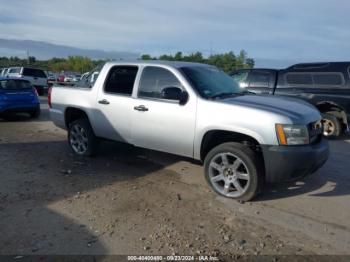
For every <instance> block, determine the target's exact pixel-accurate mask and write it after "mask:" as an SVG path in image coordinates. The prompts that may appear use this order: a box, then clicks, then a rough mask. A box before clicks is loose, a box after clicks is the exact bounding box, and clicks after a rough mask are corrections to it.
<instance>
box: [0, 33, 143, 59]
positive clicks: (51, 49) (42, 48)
mask: <svg viewBox="0 0 350 262" xmlns="http://www.w3.org/2000/svg"><path fill="white" fill-rule="evenodd" d="M27 52H29V55H30V56H35V57H36V58H37V59H39V60H45V59H50V58H52V57H59V58H64V57H68V56H87V57H90V58H92V59H136V58H138V57H139V54H137V53H132V52H117V51H103V50H95V49H82V48H77V47H71V46H65V45H56V44H51V43H47V42H41V41H32V40H14V39H1V38H0V56H18V57H21V58H24V57H26V56H27Z"/></svg>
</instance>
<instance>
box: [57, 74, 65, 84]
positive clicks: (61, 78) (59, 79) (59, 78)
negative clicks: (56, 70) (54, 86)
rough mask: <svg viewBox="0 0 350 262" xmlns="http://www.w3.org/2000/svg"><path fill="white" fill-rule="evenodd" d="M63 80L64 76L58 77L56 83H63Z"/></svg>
mask: <svg viewBox="0 0 350 262" xmlns="http://www.w3.org/2000/svg"><path fill="white" fill-rule="evenodd" d="M64 79H65V76H64V75H59V76H58V77H57V81H58V82H64Z"/></svg>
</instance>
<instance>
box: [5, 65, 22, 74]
mask: <svg viewBox="0 0 350 262" xmlns="http://www.w3.org/2000/svg"><path fill="white" fill-rule="evenodd" d="M20 72H21V68H19V67H16V68H11V69H10V70H9V72H8V73H10V74H18V73H20Z"/></svg>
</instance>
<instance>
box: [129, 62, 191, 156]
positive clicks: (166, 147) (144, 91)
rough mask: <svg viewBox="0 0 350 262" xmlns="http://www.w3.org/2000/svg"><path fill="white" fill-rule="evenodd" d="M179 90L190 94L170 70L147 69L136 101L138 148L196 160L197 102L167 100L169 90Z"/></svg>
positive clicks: (134, 118) (134, 124) (134, 129)
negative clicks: (194, 151)
mask: <svg viewBox="0 0 350 262" xmlns="http://www.w3.org/2000/svg"><path fill="white" fill-rule="evenodd" d="M176 89H181V90H182V91H186V90H185V89H184V87H183V85H182V84H181V82H180V81H179V80H178V78H177V77H176V76H175V75H174V73H173V72H171V71H170V70H169V69H166V68H163V67H157V66H147V67H145V68H144V69H143V71H142V75H141V79H140V83H139V87H138V90H137V97H136V99H134V101H133V103H134V105H133V113H132V128H131V130H132V131H131V132H132V138H133V142H134V144H135V145H136V146H140V147H144V148H149V149H154V150H158V151H163V152H168V153H173V154H177V155H183V156H188V157H192V156H193V140H194V129H195V114H196V99H195V97H189V98H188V100H187V102H186V103H184V104H180V101H179V99H177V98H175V97H171V96H170V97H164V93H165V92H166V90H172V91H174V90H176Z"/></svg>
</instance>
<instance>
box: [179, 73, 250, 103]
mask: <svg viewBox="0 0 350 262" xmlns="http://www.w3.org/2000/svg"><path fill="white" fill-rule="evenodd" d="M180 69H181V71H182V72H183V73H184V74H185V76H186V77H187V79H188V80H189V81H190V82H191V84H192V85H193V87H194V88H195V89H196V90H197V91H198V93H199V94H200V95H201V96H202V97H205V98H212V97H215V96H218V95H221V94H241V93H243V92H244V90H242V89H241V88H240V87H239V85H238V84H237V83H236V82H235V81H234V80H233V79H232V78H231V77H230V76H229V75H227V74H226V73H224V72H223V71H221V70H219V69H218V68H216V67H214V66H186V67H182V68H180Z"/></svg>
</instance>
